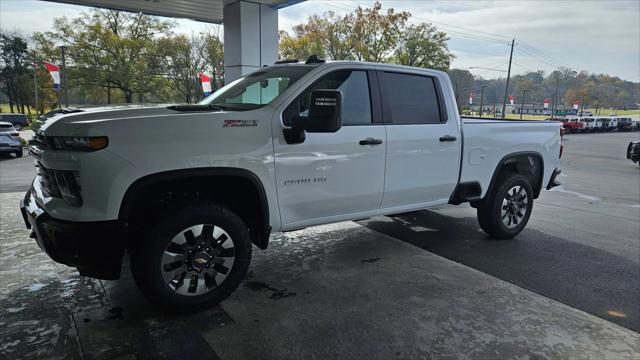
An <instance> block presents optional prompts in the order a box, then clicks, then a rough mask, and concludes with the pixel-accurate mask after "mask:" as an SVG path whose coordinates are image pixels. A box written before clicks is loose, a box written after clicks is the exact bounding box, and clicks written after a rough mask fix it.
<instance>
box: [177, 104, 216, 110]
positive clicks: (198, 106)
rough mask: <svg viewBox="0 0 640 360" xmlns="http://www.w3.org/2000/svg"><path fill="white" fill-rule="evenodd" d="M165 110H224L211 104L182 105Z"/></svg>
mask: <svg viewBox="0 0 640 360" xmlns="http://www.w3.org/2000/svg"><path fill="white" fill-rule="evenodd" d="M167 109H170V110H175V111H211V110H218V111H222V110H224V109H223V108H222V107H221V106H217V105H213V104H182V105H171V106H167Z"/></svg>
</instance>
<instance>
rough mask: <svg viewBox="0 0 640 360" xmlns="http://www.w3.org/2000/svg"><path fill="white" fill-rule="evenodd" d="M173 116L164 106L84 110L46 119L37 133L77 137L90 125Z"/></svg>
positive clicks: (173, 113)
mask: <svg viewBox="0 0 640 360" xmlns="http://www.w3.org/2000/svg"><path fill="white" fill-rule="evenodd" d="M175 114H177V112H176V111H174V110H171V109H167V107H166V106H154V107H110V108H104V107H103V108H85V109H82V112H77V113H71V114H60V115H56V116H55V117H53V118H50V119H48V120H47V121H46V122H45V123H44V124H43V125H42V127H41V128H40V129H39V130H38V133H39V134H43V135H47V136H77V135H83V134H79V133H78V131H81V130H82V129H86V128H87V127H88V125H91V124H98V123H104V122H109V123H110V125H116V124H117V123H121V122H122V121H126V120H131V119H136V118H148V117H154V116H167V115H175Z"/></svg>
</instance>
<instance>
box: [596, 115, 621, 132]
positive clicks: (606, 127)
mask: <svg viewBox="0 0 640 360" xmlns="http://www.w3.org/2000/svg"><path fill="white" fill-rule="evenodd" d="M596 121H600V122H601V123H602V129H601V130H602V131H613V130H615V129H616V127H617V126H618V125H617V124H618V121H617V118H615V117H599V118H597V119H596Z"/></svg>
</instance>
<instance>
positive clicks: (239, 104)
mask: <svg viewBox="0 0 640 360" xmlns="http://www.w3.org/2000/svg"><path fill="white" fill-rule="evenodd" d="M313 68H314V66H310V65H301V66H276V67H272V68H265V69H261V70H258V71H255V72H253V73H251V74H248V75H246V76H244V77H242V78H240V79H238V80H236V81H233V82H231V83H229V84H228V85H225V86H224V87H222V88H220V89H219V90H217V91H216V92H214V93H213V94H211V96H209V97H207V98H206V99H204V100H202V101H201V102H200V103H199V104H201V105H210V106H211V107H219V108H221V109H223V110H236V111H241V110H253V109H257V108H259V107H261V106H264V105H266V104H269V103H270V102H271V101H273V99H275V98H276V97H277V96H278V95H280V94H281V93H282V92H283V91H285V90H286V89H287V88H289V86H291V85H293V84H294V83H295V82H296V81H298V80H299V79H300V78H301V77H302V76H304V75H305V74H306V73H308V72H309V71H311V70H312V69H313Z"/></svg>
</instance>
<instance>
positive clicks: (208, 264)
mask: <svg viewBox="0 0 640 360" xmlns="http://www.w3.org/2000/svg"><path fill="white" fill-rule="evenodd" d="M143 227H144V226H143ZM144 232H145V230H144V229H138V231H137V233H142V234H144ZM140 240H141V241H140V243H139V244H137V246H136V247H135V249H133V251H132V254H131V270H132V273H133V276H134V279H135V281H136V283H137V284H138V287H140V289H141V290H142V292H143V293H144V294H145V296H146V297H147V298H148V299H149V300H151V301H152V302H155V303H157V304H159V305H161V306H163V307H166V308H168V309H169V310H173V311H177V312H189V311H197V310H200V309H203V308H206V307H210V306H213V305H216V304H218V303H220V302H221V301H222V300H224V299H225V298H227V297H228V296H229V295H230V294H231V293H232V292H233V291H234V290H235V289H236V288H237V287H238V285H239V284H240V282H241V281H242V279H243V278H244V276H245V274H246V272H247V268H248V267H249V262H250V261H251V239H250V236H249V232H248V229H247V226H246V225H245V224H244V222H243V221H242V219H240V217H238V215H236V214H235V213H233V212H232V211H231V210H229V209H228V208H226V207H224V206H222V205H220V204H215V203H213V204H211V203H209V204H203V203H196V204H190V205H186V206H184V207H181V208H179V209H176V211H175V212H173V213H170V214H168V215H167V216H165V217H164V218H162V219H159V221H157V222H156V223H155V225H152V228H151V229H149V231H148V233H147V235H146V236H143V238H142V239H140Z"/></svg>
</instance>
